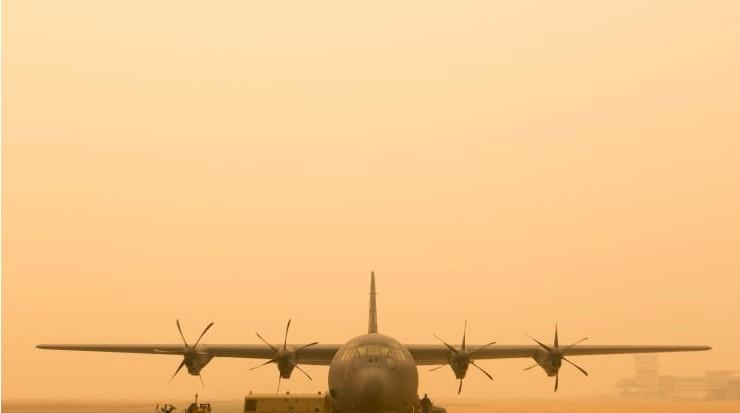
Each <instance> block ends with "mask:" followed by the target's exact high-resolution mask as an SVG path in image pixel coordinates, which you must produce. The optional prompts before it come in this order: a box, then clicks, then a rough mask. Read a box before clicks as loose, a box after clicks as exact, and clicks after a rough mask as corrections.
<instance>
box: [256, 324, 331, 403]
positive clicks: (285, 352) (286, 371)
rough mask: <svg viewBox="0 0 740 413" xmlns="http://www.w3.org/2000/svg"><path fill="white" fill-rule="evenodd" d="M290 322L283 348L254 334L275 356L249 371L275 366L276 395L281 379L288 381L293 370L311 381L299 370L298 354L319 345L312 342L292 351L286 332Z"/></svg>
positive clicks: (309, 377) (305, 373)
mask: <svg viewBox="0 0 740 413" xmlns="http://www.w3.org/2000/svg"><path fill="white" fill-rule="evenodd" d="M290 322H291V320H288V324H287V325H286V326H285V337H284V338H283V346H282V347H280V348H278V347H275V346H273V345H272V344H270V343H269V342H267V340H265V339H264V338H263V337H262V336H261V335H260V333H255V334H256V335H257V337H258V338H259V339H260V340H262V342H263V343H265V344H266V345H267V346H268V347H270V349H271V350H272V351H274V352H275V355H274V356H273V357H272V358H271V359H269V360H267V361H265V362H264V363H262V364H259V365H256V366H254V367H252V368H251V369H250V370H254V369H256V368H260V367H262V366H266V365H268V364H270V363H275V364H277V367H278V372H279V373H280V374H279V375H278V385H277V390H276V393H279V392H280V382H281V381H282V379H288V378H290V375H291V374H292V373H293V369H294V368H295V369H298V371H300V372H301V373H303V374H304V375H305V376H306V377H308V379H309V380H313V379H312V378H311V376H310V375H309V374H308V373H307V372H306V371H305V370H303V369H302V368H301V366H299V365H298V357H297V355H298V353H299V352H300V351H302V350H305V349H307V348H308V347H311V346H315V345H316V344H319V342H318V341H314V342H313V343H309V344H305V345H303V346H301V347H298V348H297V349H293V348H291V347H289V346H288V331H290Z"/></svg>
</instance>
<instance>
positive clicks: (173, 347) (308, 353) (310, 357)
mask: <svg viewBox="0 0 740 413" xmlns="http://www.w3.org/2000/svg"><path fill="white" fill-rule="evenodd" d="M275 346H276V347H278V346H282V343H280V344H275ZM290 346H291V347H293V348H301V347H302V346H303V344H290ZM36 347H37V348H40V349H45V350H72V351H100V352H106V353H139V354H166V355H182V352H183V350H184V348H185V347H184V346H183V345H182V344H39V345H38V346H36ZM339 347H340V345H339V344H317V345H314V346H311V347H308V348H306V349H303V350H301V351H300V352H299V353H298V354H297V356H298V361H299V362H300V363H301V364H312V365H319V366H328V365H329V363H331V359H332V358H333V357H334V353H336V352H337V350H338V349H339ZM198 352H199V353H202V354H207V355H210V356H212V357H235V358H251V359H271V358H272V357H273V356H274V355H275V352H274V351H273V350H272V349H271V348H269V347H267V346H266V345H264V344H201V345H199V346H198Z"/></svg>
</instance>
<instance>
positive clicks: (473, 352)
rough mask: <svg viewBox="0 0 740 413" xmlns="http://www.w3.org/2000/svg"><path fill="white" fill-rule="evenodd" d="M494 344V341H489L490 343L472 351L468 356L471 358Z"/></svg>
mask: <svg viewBox="0 0 740 413" xmlns="http://www.w3.org/2000/svg"><path fill="white" fill-rule="evenodd" d="M494 344H496V342H495V341H491V342H490V343H488V344H486V345H484V346H480V347H478V348H477V349H475V350H474V351H472V352H470V355H471V356H472V355H473V354H475V353H477V352H479V351H481V350H483V349H484V348H488V347H490V346H492V345H494Z"/></svg>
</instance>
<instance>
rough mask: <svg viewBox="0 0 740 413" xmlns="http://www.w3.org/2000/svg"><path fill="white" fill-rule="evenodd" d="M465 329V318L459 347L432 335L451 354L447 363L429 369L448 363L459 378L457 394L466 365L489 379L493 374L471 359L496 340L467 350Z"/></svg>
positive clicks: (459, 391) (465, 371) (464, 374)
mask: <svg viewBox="0 0 740 413" xmlns="http://www.w3.org/2000/svg"><path fill="white" fill-rule="evenodd" d="M467 329H468V321H467V320H465V326H464V327H463V336H462V344H461V345H460V349H457V348H455V347H453V346H451V345H449V344H447V343H446V342H445V341H444V340H442V339H441V338H439V336H438V335H436V334H435V335H434V337H436V338H437V340H439V341H441V342H442V344H444V345H445V347H447V348H448V349H450V352H451V354H450V361H449V363H448V364H442V365H441V366H437V367H434V368H433V369H431V370H430V371H435V370H439V369H441V368H442V367H444V366H446V365H449V366H450V367H451V368H452V371H453V372H455V378H457V379H458V380H460V386H458V388H457V394H460V393H461V392H462V385H463V380H464V379H465V376H466V374H467V372H468V367H469V366H471V365H472V366H473V367H475V368H477V369H478V370H480V371H481V372H482V373H483V374H485V375H486V376H487V377H488V378H489V379H491V380H493V376H491V375H490V374H488V372H487V371H485V370H483V368H482V367H480V366H479V365H477V364H475V361H474V360H473V356H475V353H477V352H479V351H481V350H483V349H484V348H487V347H489V346H491V345H493V344H496V342H495V341H491V342H490V343H488V344H485V345H483V346H480V347H478V348H477V349H475V350H473V351H469V350H468V347H467V345H466V344H465V335H466V333H467Z"/></svg>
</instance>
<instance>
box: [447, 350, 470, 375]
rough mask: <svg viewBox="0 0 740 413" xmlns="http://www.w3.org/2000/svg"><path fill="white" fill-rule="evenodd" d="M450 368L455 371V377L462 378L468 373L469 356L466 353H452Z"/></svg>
mask: <svg viewBox="0 0 740 413" xmlns="http://www.w3.org/2000/svg"><path fill="white" fill-rule="evenodd" d="M449 364H450V368H452V371H453V372H454V373H455V378H456V379H458V380H460V379H464V378H465V376H466V375H467V374H468V368H469V367H470V357H468V356H467V355H462V354H458V355H453V356H452V357H451V358H450V362H449Z"/></svg>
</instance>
